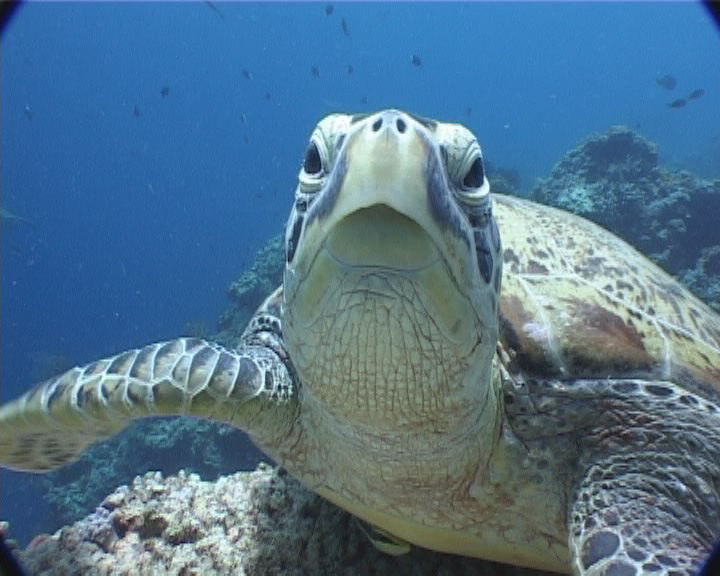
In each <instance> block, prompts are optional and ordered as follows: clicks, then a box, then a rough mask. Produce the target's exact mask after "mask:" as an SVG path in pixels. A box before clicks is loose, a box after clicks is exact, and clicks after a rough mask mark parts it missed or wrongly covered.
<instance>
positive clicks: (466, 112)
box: [465, 106, 472, 116]
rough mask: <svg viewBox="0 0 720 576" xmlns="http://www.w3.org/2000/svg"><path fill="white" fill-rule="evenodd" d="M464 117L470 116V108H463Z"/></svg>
mask: <svg viewBox="0 0 720 576" xmlns="http://www.w3.org/2000/svg"><path fill="white" fill-rule="evenodd" d="M465 116H472V108H470V106H468V107H467V108H465Z"/></svg>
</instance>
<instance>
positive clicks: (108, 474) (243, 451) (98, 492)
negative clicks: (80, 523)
mask: <svg viewBox="0 0 720 576" xmlns="http://www.w3.org/2000/svg"><path fill="white" fill-rule="evenodd" d="M263 459H264V460H266V461H267V460H268V459H267V457H265V456H264V455H263V454H262V453H261V452H260V451H259V450H258V449H257V448H255V446H254V445H253V444H252V442H251V441H250V440H249V439H248V438H247V435H246V434H245V433H243V432H241V431H239V430H237V429H235V428H232V427H230V426H228V425H225V424H221V423H217V422H208V421H205V420H197V419H189V418H162V419H152V420H140V421H137V422H134V423H133V424H131V425H130V426H129V427H128V428H127V429H126V430H125V431H123V432H122V433H121V434H120V435H118V436H116V437H114V438H112V439H110V440H107V441H105V442H101V443H99V444H98V445H96V446H94V447H93V448H92V449H91V450H90V451H88V452H86V453H85V454H83V456H82V457H81V458H80V460H78V461H77V462H76V463H74V464H71V465H69V466H65V467H64V468H62V469H60V470H58V471H56V472H53V473H51V474H49V475H48V476H47V477H45V478H43V479H42V482H44V484H45V489H46V499H47V501H48V504H49V506H50V509H51V512H52V518H53V520H54V521H55V522H56V524H55V525H54V526H53V527H52V528H56V527H58V526H60V525H62V524H66V523H69V522H74V521H75V520H77V519H79V518H82V517H83V516H85V515H86V514H88V513H89V512H91V511H92V510H94V509H95V507H96V506H97V503H98V502H100V501H101V500H102V499H103V498H104V497H105V496H106V495H107V492H108V489H109V488H110V487H112V486H118V485H120V484H125V483H128V482H130V481H131V480H132V478H133V477H135V475H137V474H139V473H144V472H147V471H148V470H159V471H161V472H162V473H164V474H175V473H177V472H179V471H180V470H187V471H190V472H195V473H198V474H199V475H200V476H201V477H202V478H205V479H215V478H217V477H218V476H219V475H221V474H229V473H231V472H235V471H238V470H253V469H254V468H255V466H257V464H258V462H260V461H261V460H263Z"/></svg>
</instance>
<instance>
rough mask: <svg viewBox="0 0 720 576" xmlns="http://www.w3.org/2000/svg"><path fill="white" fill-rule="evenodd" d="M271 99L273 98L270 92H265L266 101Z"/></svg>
mask: <svg viewBox="0 0 720 576" xmlns="http://www.w3.org/2000/svg"><path fill="white" fill-rule="evenodd" d="M270 98H272V96H271V95H270V92H265V100H270Z"/></svg>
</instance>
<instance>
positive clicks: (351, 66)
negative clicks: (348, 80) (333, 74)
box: [347, 64, 355, 74]
mask: <svg viewBox="0 0 720 576" xmlns="http://www.w3.org/2000/svg"><path fill="white" fill-rule="evenodd" d="M347 70H348V74H352V73H353V72H355V68H353V65H352V64H348V68H347Z"/></svg>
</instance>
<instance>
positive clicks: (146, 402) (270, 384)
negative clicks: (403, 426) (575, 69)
mask: <svg viewBox="0 0 720 576" xmlns="http://www.w3.org/2000/svg"><path fill="white" fill-rule="evenodd" d="M285 362H286V360H285V359H283V358H281V357H280V355H279V354H278V352H277V351H275V350H274V349H273V347H271V346H267V345H263V344H262V343H261V342H259V341H258V339H257V338H255V340H254V341H253V342H252V343H251V342H249V341H248V342H247V343H246V344H243V345H241V346H240V347H239V348H238V349H237V350H235V351H229V350H225V349H223V348H222V347H221V346H219V345H216V344H213V343H209V342H206V341H203V340H199V339H197V338H180V339H177V340H173V341H170V342H164V343H157V344H152V345H149V346H146V347H144V348H140V349H137V350H131V351H128V352H124V353H122V354H119V355H117V356H114V357H111V358H107V359H104V360H100V361H98V362H94V363H92V364H89V365H87V366H84V367H77V368H73V369H71V370H69V371H67V372H65V373H64V374H62V375H60V376H58V377H55V378H52V379H50V380H47V381H45V382H43V383H42V384H39V385H38V386H36V387H35V388H34V389H32V390H30V391H29V392H27V393H26V394H25V395H23V396H22V397H20V398H18V399H17V400H15V401H13V402H10V403H8V404H7V405H4V406H2V407H1V408H0V466H4V467H7V468H13V469H17V470H26V471H33V472H45V471H48V470H52V469H54V468H58V467H60V466H63V465H65V464H68V463H70V462H73V461H74V460H76V459H77V458H78V457H79V456H80V455H81V454H82V452H83V451H84V450H85V449H86V448H87V447H88V446H90V445H91V444H93V443H95V442H97V441H99V440H102V439H105V438H108V437H110V436H113V435H114V434H117V433H118V432H119V431H121V430H122V429H123V428H125V427H126V426H127V425H128V424H129V423H130V422H131V421H132V420H135V419H138V418H143V417H148V416H168V415H187V416H197V417H201V418H208V419H212V420H216V421H222V422H227V423H229V424H232V425H234V426H236V427H238V428H242V429H244V430H246V431H248V432H249V433H250V434H251V435H252V436H254V437H257V438H258V439H259V440H260V441H263V440H265V441H266V442H269V443H272V441H273V439H275V438H277V435H282V434H284V433H285V432H287V428H289V426H290V425H291V420H292V419H291V413H292V412H293V411H294V409H295V396H294V385H293V381H292V378H291V375H290V373H289V371H288V367H287V365H286V364H285ZM279 411H287V412H289V413H288V414H286V415H285V416H286V417H283V414H278V412H279Z"/></svg>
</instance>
